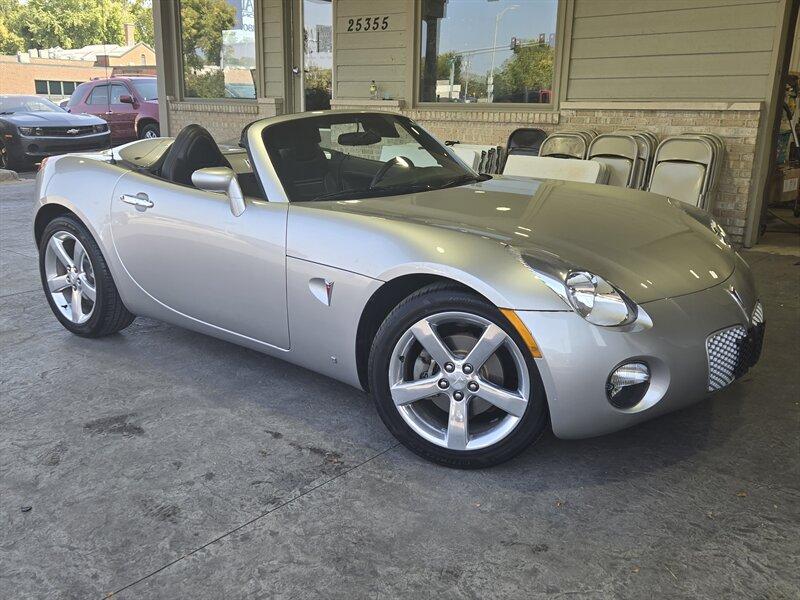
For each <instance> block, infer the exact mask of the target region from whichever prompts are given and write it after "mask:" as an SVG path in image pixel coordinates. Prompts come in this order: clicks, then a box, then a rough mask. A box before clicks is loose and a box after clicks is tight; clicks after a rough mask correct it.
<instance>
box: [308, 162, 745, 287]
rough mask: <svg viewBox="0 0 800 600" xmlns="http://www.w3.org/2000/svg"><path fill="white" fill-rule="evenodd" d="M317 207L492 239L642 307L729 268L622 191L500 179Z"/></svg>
mask: <svg viewBox="0 0 800 600" xmlns="http://www.w3.org/2000/svg"><path fill="white" fill-rule="evenodd" d="M320 204H325V205H326V206H325V207H324V208H327V209H330V210H337V211H345V212H351V213H360V214H364V215H371V216H376V217H381V218H388V219H396V220H402V221H405V222H409V221H410V222H416V223H419V224H423V225H425V226H429V227H438V228H446V229H450V230H453V229H456V230H459V231H462V232H464V233H467V234H473V235H478V236H482V237H484V238H490V239H496V240H498V241H501V242H502V243H505V244H508V246H509V247H511V248H512V249H513V250H514V251H515V252H519V253H520V254H521V255H522V256H523V257H527V262H529V264H531V265H532V266H533V267H534V268H536V266H537V264H538V261H540V260H543V259H544V260H545V261H546V262H550V263H551V264H552V263H553V262H554V263H555V264H559V265H562V266H564V267H566V268H573V269H585V270H588V271H591V272H593V273H595V274H597V275H601V276H602V277H604V278H606V279H607V280H608V281H610V282H611V283H613V284H614V285H616V286H617V287H619V288H620V289H621V290H623V291H624V292H625V293H626V294H628V296H630V297H631V299H633V300H634V301H636V302H639V303H643V302H649V301H652V300H658V299H661V298H666V297H675V296H681V295H684V294H689V293H692V292H696V291H699V290H702V289H706V288H708V287H711V286H714V285H717V284H719V283H721V282H723V281H724V280H725V279H727V278H728V277H729V276H730V274H731V273H732V272H733V269H734V266H735V254H734V252H733V251H732V250H731V249H730V248H728V247H727V246H725V245H724V244H723V243H722V242H721V241H720V240H719V238H718V237H717V236H716V235H715V234H714V233H713V232H712V231H711V230H710V229H709V228H708V227H707V226H705V225H703V224H701V223H700V222H699V221H698V220H697V219H696V218H695V217H693V216H692V215H691V214H689V213H688V212H687V211H686V210H684V209H683V208H682V204H681V203H680V202H678V201H675V200H670V199H668V198H666V197H664V196H659V195H656V194H651V193H647V192H640V191H635V190H627V189H623V188H618V187H611V186H604V185H593V184H581V183H571V182H562V181H537V180H531V179H521V178H511V177H496V178H494V179H491V180H488V181H485V182H481V183H476V184H471V185H466V186H461V187H456V188H447V189H443V190H434V191H429V192H423V193H417V194H409V195H403V196H390V197H383V198H373V199H365V200H348V201H338V202H326V203H320ZM321 208H322V207H321ZM695 212H696V211H695Z"/></svg>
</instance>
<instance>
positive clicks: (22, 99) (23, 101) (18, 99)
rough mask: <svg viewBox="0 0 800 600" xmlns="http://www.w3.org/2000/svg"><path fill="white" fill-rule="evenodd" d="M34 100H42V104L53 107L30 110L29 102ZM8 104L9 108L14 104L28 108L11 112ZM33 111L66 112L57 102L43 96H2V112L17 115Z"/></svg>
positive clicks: (0, 105)
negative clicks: (28, 107)
mask: <svg viewBox="0 0 800 600" xmlns="http://www.w3.org/2000/svg"><path fill="white" fill-rule="evenodd" d="M33 101H35V102H41V103H42V104H44V105H45V106H47V107H48V108H51V107H52V108H51V110H28V109H27V103H28V102H33ZM12 102H14V103H16V104H11V103H12ZM6 103H8V105H6ZM7 106H8V108H10V107H12V106H14V107H16V106H20V107H24V108H26V110H15V111H12V112H9V111H8V108H7ZM32 112H55V113H60V112H66V111H65V110H64V109H63V108H61V107H60V106H58V105H57V104H56V103H54V102H52V101H50V100H48V99H47V98H42V97H40V96H5V97H0V114H11V115H16V114H21V113H32Z"/></svg>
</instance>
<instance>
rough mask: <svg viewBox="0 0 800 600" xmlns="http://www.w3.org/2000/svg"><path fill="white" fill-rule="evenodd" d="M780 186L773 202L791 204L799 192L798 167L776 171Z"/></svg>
mask: <svg viewBox="0 0 800 600" xmlns="http://www.w3.org/2000/svg"><path fill="white" fill-rule="evenodd" d="M778 173H779V175H780V184H779V186H778V189H777V190H776V191H777V194H776V197H775V200H776V201H778V202H792V201H794V199H795V198H796V197H797V194H798V190H800V167H788V166H787V167H781V168H780V169H778Z"/></svg>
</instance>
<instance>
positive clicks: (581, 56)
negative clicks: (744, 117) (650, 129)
mask: <svg viewBox="0 0 800 600" xmlns="http://www.w3.org/2000/svg"><path fill="white" fill-rule="evenodd" d="M779 6H780V4H779V2H777V1H776V0H662V1H660V2H631V1H630V0H604V1H603V2H598V1H597V0H575V8H574V16H573V22H572V35H571V38H570V40H569V43H570V47H569V65H568V68H569V71H568V75H567V89H566V98H565V99H566V100H572V101H578V100H580V101H585V100H620V101H631V100H634V101H635V100H641V101H653V100H658V101H664V100H703V101H714V100H724V101H737V100H743V101H746V100H764V99H765V98H766V95H767V91H768V87H769V83H770V73H771V65H772V62H773V56H772V51H773V41H774V36H775V35H776V31H777V27H778V26H779V19H780V15H779V10H778V9H779Z"/></svg>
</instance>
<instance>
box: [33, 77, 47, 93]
mask: <svg viewBox="0 0 800 600" xmlns="http://www.w3.org/2000/svg"><path fill="white" fill-rule="evenodd" d="M42 87H43V88H44V91H43V92H40V91H39V90H40V89H42ZM33 89H34V94H36V95H37V96H47V95H49V94H50V92H48V89H50V88H49V86H48V84H47V79H34V80H33Z"/></svg>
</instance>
